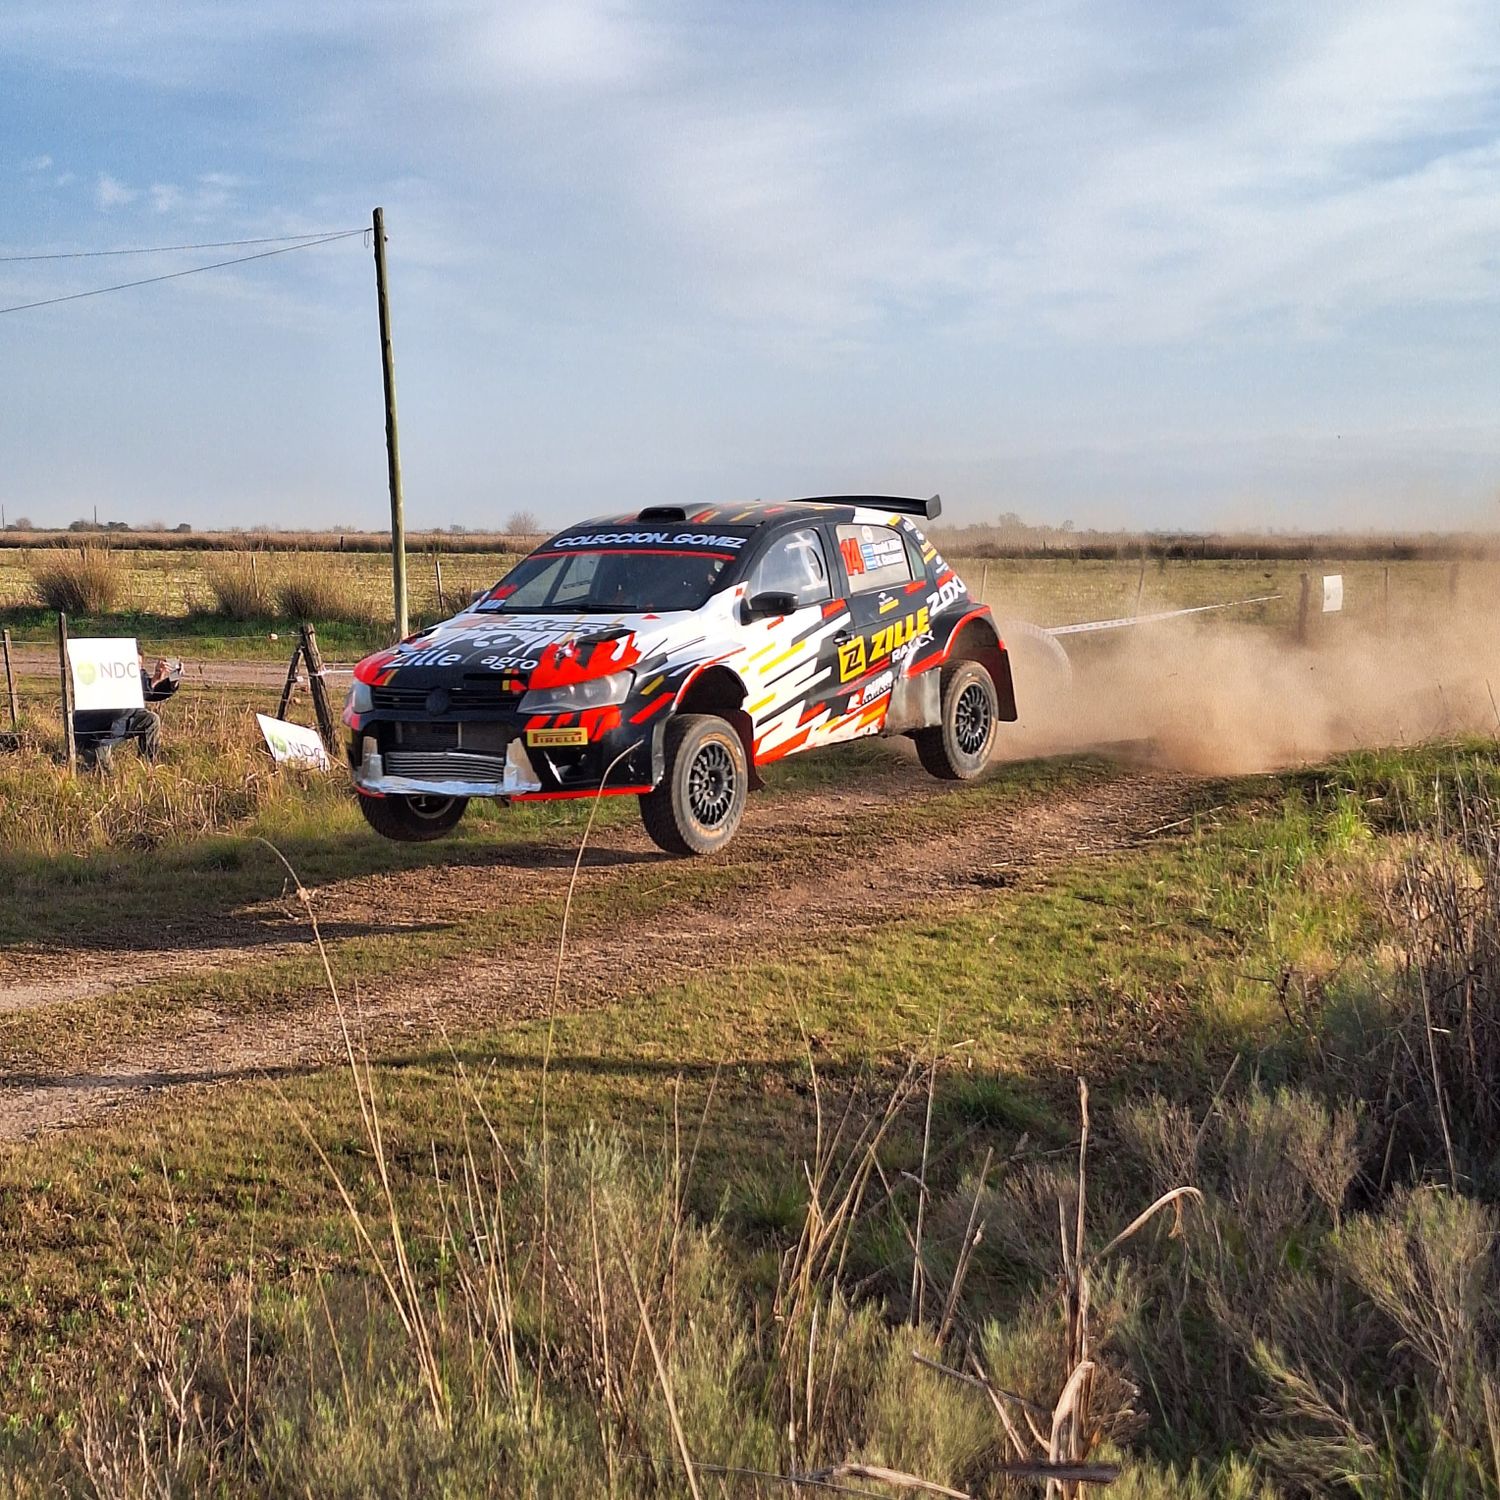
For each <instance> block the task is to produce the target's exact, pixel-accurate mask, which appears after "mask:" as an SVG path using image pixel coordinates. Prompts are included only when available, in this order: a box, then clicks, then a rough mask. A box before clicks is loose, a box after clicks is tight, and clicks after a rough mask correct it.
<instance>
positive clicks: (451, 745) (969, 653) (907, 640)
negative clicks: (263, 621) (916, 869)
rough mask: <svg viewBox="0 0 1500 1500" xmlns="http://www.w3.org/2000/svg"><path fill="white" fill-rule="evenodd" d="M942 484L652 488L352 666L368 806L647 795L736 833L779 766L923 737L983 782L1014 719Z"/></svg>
mask: <svg viewBox="0 0 1500 1500" xmlns="http://www.w3.org/2000/svg"><path fill="white" fill-rule="evenodd" d="M937 514H938V500H937V497H936V496H934V497H933V498H932V499H931V500H926V501H923V500H901V499H891V498H887V497H884V496H864V495H860V496H838V497H827V498H820V499H809V500H794V501H788V502H785V503H777V504H772V503H759V502H757V503H755V504H747V505H733V506H710V507H707V508H703V509H694V508H684V507H681V506H665V505H658V506H648V507H647V508H646V509H644V510H641V511H639V512H636V513H634V514H629V515H623V516H612V517H607V518H605V519H602V520H596V521H589V522H586V523H584V524H582V525H578V526H571V527H569V528H568V529H567V530H566V531H562V532H559V533H558V534H557V535H556V536H554V537H553V538H552V539H551V540H550V541H548V542H546V543H544V544H543V545H542V546H541V547H539V548H538V549H537V550H536V551H535V552H533V553H532V554H531V556H530V557H528V558H526V559H525V560H524V561H522V562H521V563H519V564H518V565H517V566H516V567H515V568H514V569H512V571H511V572H510V573H509V574H508V575H507V576H506V577H505V578H504V579H503V580H502V581H501V582H500V583H498V584H497V585H496V586H495V587H494V588H493V589H491V590H490V591H489V593H488V594H485V595H483V596H482V597H480V598H479V599H477V600H476V601H475V603H473V604H472V605H471V606H470V607H469V608H468V609H466V610H464V611H463V612H462V613H460V614H458V615H455V616H454V617H453V618H452V619H450V620H445V621H444V622H443V623H442V624H440V625H436V626H434V627H433V628H432V629H430V630H425V631H422V632H421V633H419V634H417V635H414V636H411V637H409V638H408V639H406V640H404V641H402V642H401V643H400V644H399V645H397V646H393V647H391V648H390V649H388V650H384V651H378V652H376V653H375V654H374V655H373V656H368V657H366V658H365V659H364V660H363V661H361V662H360V663H359V665H358V666H357V667H356V668H355V669H354V679H355V680H354V686H353V688H352V690H351V691H350V694H349V700H348V703H347V705H346V707H345V709H344V723H345V724H346V725H347V726H348V729H349V764H350V768H351V770H352V771H353V775H354V784H355V786H356V788H357V789H358V791H359V793H360V806H361V807H362V809H363V810H364V814H365V817H366V818H367V819H368V821H369V823H370V825H371V826H372V827H373V828H375V829H376V830H377V831H378V832H380V833H382V834H384V835H386V837H388V838H393V839H431V838H437V837H439V836H440V835H442V834H444V833H446V832H447V831H448V830H449V829H451V828H452V827H453V826H454V824H455V823H457V822H458V820H459V818H460V817H461V816H462V814H463V811H464V807H465V806H466V804H467V802H468V800H469V799H470V798H471V797H496V798H500V799H501V800H504V801H507V802H524V801H537V800H541V799H543V798H556V797H592V796H595V795H596V794H599V793H601V792H602V793H604V794H612V795H623V794H632V795H635V796H638V797H639V798H640V800H641V814H642V817H643V818H644V821H645V825H646V830H647V832H648V833H649V834H650V835H651V837H652V839H653V840H655V842H656V843H657V844H658V845H659V846H660V847H661V848H663V849H665V850H667V851H668V852H670V853H673V854H708V853H712V852H713V851H714V850H716V849H721V848H723V847H724V845H725V844H727V843H728V842H729V840H730V839H731V838H732V837H733V836H734V832H735V829H736V828H737V827H738V825H739V822H740V817H741V815H742V813H743V811H744V807H745V797H746V794H747V793H748V792H749V791H751V790H753V789H755V788H756V787H758V786H759V785H760V784H761V782H760V768H761V767H762V766H764V765H767V764H768V763H769V762H771V761H776V760H780V759H781V758H782V757H783V756H787V755H794V754H798V753H800V752H801V751H804V750H812V749H816V748H817V747H818V746H820V745H834V744H838V743H840V742H841V741H844V740H851V739H855V738H858V737H860V736H863V735H871V734H885V735H896V734H904V735H909V736H910V737H911V738H912V739H913V740H914V741H915V742H916V747H917V752H918V754H919V756H920V757H921V761H922V764H923V765H924V766H925V767H926V768H927V769H928V770H929V771H930V772H932V774H933V775H935V776H941V777H946V778H950V779H967V778H969V777H972V776H976V775H978V774H979V772H980V771H981V770H983V769H984V767H985V764H986V763H987V761H988V760H989V757H990V752H991V750H992V748H993V746H994V741H995V735H996V732H997V726H998V724H999V722H1000V721H1001V720H1014V719H1015V717H1016V705H1015V694H1014V690H1013V688H1012V684H1011V672H1010V661H1009V658H1008V657H1007V655H1006V650H1005V645H1004V643H1003V642H1002V641H1001V639H1000V636H999V633H998V631H997V630H996V628H995V624H994V621H993V620H992V618H991V616H990V611H989V609H988V607H987V606H985V605H983V604H977V603H974V602H973V601H972V600H971V599H970V598H969V592H968V589H967V588H966V587H965V586H964V582H963V580H962V579H961V578H959V577H958V575H957V574H956V573H954V571H953V569H952V568H950V567H949V566H948V565H947V564H946V563H945V562H944V561H943V559H942V558H941V557H940V556H939V555H938V552H937V549H936V548H935V547H933V545H932V543H931V542H929V541H928V540H927V538H926V537H925V536H924V535H923V534H922V532H921V530H920V529H919V528H918V526H917V523H916V520H915V519H914V517H920V518H923V519H930V518H932V517H934V516H936V515H937Z"/></svg>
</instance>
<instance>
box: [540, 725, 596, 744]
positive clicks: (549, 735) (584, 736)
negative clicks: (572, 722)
mask: <svg viewBox="0 0 1500 1500" xmlns="http://www.w3.org/2000/svg"><path fill="white" fill-rule="evenodd" d="M588 742H589V732H588V730H587V729H580V728H574V729H528V730H527V731H526V743H527V744H528V745H538V746H551V747H553V748H556V747H557V746H559V745H586V744H588Z"/></svg>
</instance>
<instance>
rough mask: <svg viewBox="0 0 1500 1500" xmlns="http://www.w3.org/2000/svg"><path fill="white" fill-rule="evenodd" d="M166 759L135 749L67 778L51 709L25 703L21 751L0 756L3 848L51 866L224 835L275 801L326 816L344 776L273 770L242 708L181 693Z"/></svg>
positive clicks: (225, 698)
mask: <svg viewBox="0 0 1500 1500" xmlns="http://www.w3.org/2000/svg"><path fill="white" fill-rule="evenodd" d="M163 720H164V726H165V732H164V736H163V741H164V753H163V756H162V759H161V760H160V761H159V762H157V763H155V764H151V763H148V762H146V761H144V760H142V759H141V758H140V757H139V756H137V755H136V754H134V753H133V751H128V750H127V751H126V752H125V753H122V754H119V755H117V756H116V757H115V760H114V763H113V765H112V767H111V769H110V770H109V772H107V773H103V772H80V773H79V774H78V775H76V776H69V775H68V773H67V770H66V768H65V766H64V765H63V763H62V725H61V720H60V718H59V716H58V714H57V712H56V709H55V708H54V707H44V706H43V705H42V704H41V703H40V702H39V701H36V700H32V701H29V702H28V703H27V704H26V711H25V714H24V716H23V719H22V727H21V732H20V735H19V737H18V744H17V746H16V748H14V749H12V750H8V751H6V752H5V753H4V754H0V850H3V851H4V852H5V854H6V855H7V856H8V857H11V858H20V857H27V858H37V859H43V860H52V859H58V858H65V857H68V856H74V855H81V854H89V853H93V852H98V851H103V850H108V849H118V850H131V849H134V850H148V849H155V848H158V847H160V846H162V845H165V844H171V843H185V842H190V841H192V840H193V839H196V838H203V837H208V836H211V835H214V834H220V833H225V832H228V831H230V830H233V829H236V828H239V827H242V826H243V825H244V824H245V823H246V822H247V820H249V819H251V818H253V817H254V816H255V815H256V814H258V813H260V812H263V811H265V810H266V809H267V808H269V807H271V806H272V805H273V804H283V805H285V806H286V807H287V808H288V810H291V809H292V808H294V807H298V806H299V805H300V806H301V810H302V811H303V812H304V813H305V816H306V817H308V818H309V819H316V818H317V817H318V816H320V815H322V816H326V810H327V807H328V806H329V805H330V804H331V803H332V802H333V801H334V800H335V799H337V798H338V797H339V796H340V795H341V792H342V786H341V782H340V779H339V777H338V775H337V774H336V773H335V774H334V775H333V776H329V775H326V774H324V773H319V772H313V771H303V770H298V769H296V768H294V767H289V766H283V767H277V766H276V765H274V764H273V762H272V761H271V759H270V757H269V755H267V753H266V750H265V747H264V745H263V744H262V743H261V741H260V738H259V735H258V732H257V730H256V727H255V722H254V720H253V719H252V718H251V717H250V714H249V712H248V710H247V708H246V706H245V704H244V703H243V702H241V701H239V700H238V699H235V698H233V697H231V696H229V695H227V694H223V693H218V694H215V693H203V692H196V691H192V690H185V691H184V692H182V693H180V694H179V695H178V696H177V697H176V698H174V699H172V700H171V701H170V702H169V703H168V704H166V705H165V706H164V708H163Z"/></svg>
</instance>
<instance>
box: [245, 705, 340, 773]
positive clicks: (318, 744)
mask: <svg viewBox="0 0 1500 1500" xmlns="http://www.w3.org/2000/svg"><path fill="white" fill-rule="evenodd" d="M255 722H256V723H257V724H259V725H260V732H261V733H262V734H263V735H265V737H266V748H267V749H268V750H269V751H270V752H271V755H272V758H273V759H275V760H277V761H289V762H292V763H294V764H296V765H299V766H316V767H317V768H318V769H319V770H320V771H326V770H327V769H328V752H327V751H326V750H325V749H324V748H323V741H322V740H321V739H319V738H318V732H317V730H315V729H307V728H304V727H303V726H302V725H301V724H288V723H287V722H286V720H285V719H272V718H269V717H267V716H266V715H265V714H256V716H255Z"/></svg>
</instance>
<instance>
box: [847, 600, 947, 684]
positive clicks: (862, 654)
mask: <svg viewBox="0 0 1500 1500" xmlns="http://www.w3.org/2000/svg"><path fill="white" fill-rule="evenodd" d="M927 631H928V617H927V610H926V607H925V606H924V607H923V608H921V609H919V610H918V611H917V612H916V613H915V614H913V615H907V616H905V617H904V618H903V619H900V620H892V621H891V623H890V624H889V625H885V626H882V627H881V628H880V629H879V630H877V631H875V632H874V634H873V635H858V636H855V638H854V639H853V640H852V641H849V642H847V643H846V644H845V645H842V646H840V647H839V681H840V682H848V681H849V679H850V678H851V677H859V676H862V675H863V674H864V673H865V672H867V671H869V670H870V668H871V667H878V666H879V665H880V664H881V663H882V662H883V661H885V660H887V659H888V658H889V659H890V660H892V661H901V660H903V659H904V658H905V657H906V656H907V655H909V654H910V652H911V651H913V650H915V649H916V647H917V645H918V643H919V642H920V641H921V639H922V637H924V636H925V635H926V634H927Z"/></svg>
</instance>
